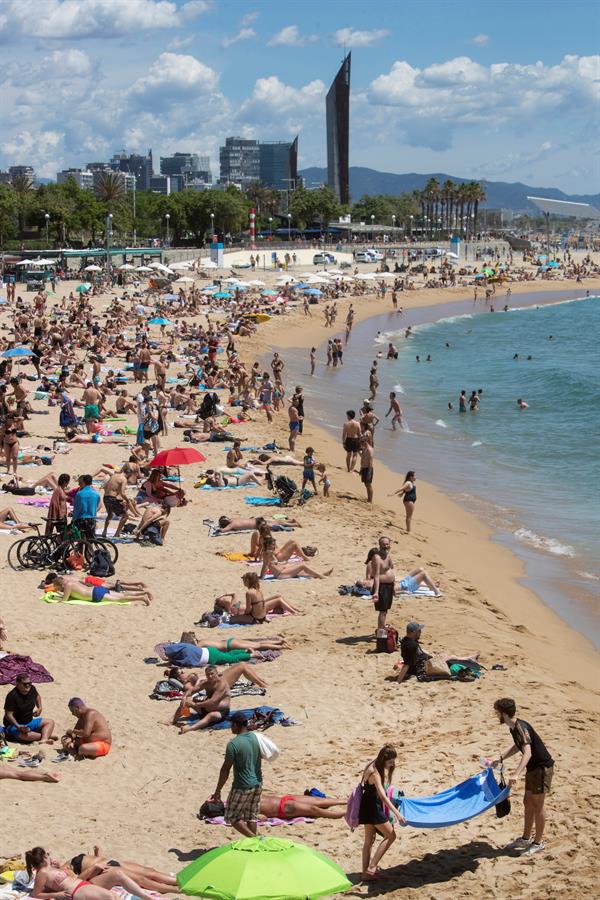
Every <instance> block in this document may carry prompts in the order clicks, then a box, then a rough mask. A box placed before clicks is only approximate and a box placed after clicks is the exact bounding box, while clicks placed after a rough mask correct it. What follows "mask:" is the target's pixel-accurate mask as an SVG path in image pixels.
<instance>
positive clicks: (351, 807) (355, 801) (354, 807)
mask: <svg viewBox="0 0 600 900" xmlns="http://www.w3.org/2000/svg"><path fill="white" fill-rule="evenodd" d="M362 795H363V783H362V781H359V783H358V784H357V785H356V787H355V788H354V790H353V791H352V793H351V794H350V796H349V797H348V802H347V803H346V813H345V815H344V818H345V820H346V824H347V826H348V828H349V829H350V830H351V831H354V829H355V828H358V825H359V822H358V817H359V813H360V804H361V802H362Z"/></svg>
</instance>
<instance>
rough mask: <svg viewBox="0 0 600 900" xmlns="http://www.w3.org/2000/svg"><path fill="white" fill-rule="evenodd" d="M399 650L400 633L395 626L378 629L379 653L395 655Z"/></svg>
mask: <svg viewBox="0 0 600 900" xmlns="http://www.w3.org/2000/svg"><path fill="white" fill-rule="evenodd" d="M397 649H398V632H397V631H396V629H395V628H394V626H393V625H386V626H385V628H378V629H377V653H394V652H395V651H396V650H397Z"/></svg>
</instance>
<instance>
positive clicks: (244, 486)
mask: <svg viewBox="0 0 600 900" xmlns="http://www.w3.org/2000/svg"><path fill="white" fill-rule="evenodd" d="M194 487H198V485H194ZM256 487H258V485H257V484H225V485H223V487H216V486H214V485H212V484H203V485H202V486H201V488H200V490H201V491H242V490H244V489H245V490H250V489H254V488H256Z"/></svg>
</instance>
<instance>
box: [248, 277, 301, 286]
mask: <svg viewBox="0 0 600 900" xmlns="http://www.w3.org/2000/svg"><path fill="white" fill-rule="evenodd" d="M289 280H290V281H293V280H294V279H293V278H290V279H289ZM279 281H280V279H277V284H279ZM248 284H251V285H252V287H264V286H265V282H264V281H260V279H258V278H257V279H255V280H254V281H249V282H248ZM282 284H285V281H283V282H282Z"/></svg>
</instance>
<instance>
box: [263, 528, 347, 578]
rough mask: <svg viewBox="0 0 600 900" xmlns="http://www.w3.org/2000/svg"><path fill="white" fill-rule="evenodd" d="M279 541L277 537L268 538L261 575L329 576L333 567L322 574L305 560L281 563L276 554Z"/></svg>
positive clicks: (281, 576)
mask: <svg viewBox="0 0 600 900" xmlns="http://www.w3.org/2000/svg"><path fill="white" fill-rule="evenodd" d="M276 550H277V542H276V540H275V538H267V540H266V541H265V544H264V549H263V564H262V568H261V570H260V577H261V578H264V577H265V575H273V577H274V578H327V576H328V575H331V573H332V572H333V569H328V570H327V572H324V573H323V574H322V575H321V573H320V572H317V571H316V570H315V569H311V568H310V566H307V565H306V563H305V562H297V563H289V562H287V563H280V562H279V560H278V559H277V556H276Z"/></svg>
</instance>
